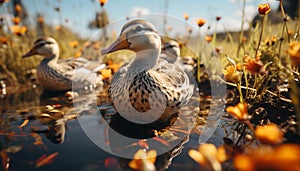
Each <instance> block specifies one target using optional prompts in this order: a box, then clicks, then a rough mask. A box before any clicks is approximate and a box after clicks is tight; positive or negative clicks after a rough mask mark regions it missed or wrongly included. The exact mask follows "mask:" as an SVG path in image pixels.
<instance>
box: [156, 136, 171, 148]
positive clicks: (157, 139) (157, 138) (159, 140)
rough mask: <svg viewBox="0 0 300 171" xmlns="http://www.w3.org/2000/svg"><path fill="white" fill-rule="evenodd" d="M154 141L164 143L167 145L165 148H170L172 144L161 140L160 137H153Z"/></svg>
mask: <svg viewBox="0 0 300 171" xmlns="http://www.w3.org/2000/svg"><path fill="white" fill-rule="evenodd" d="M153 140H155V141H158V142H160V143H162V144H163V145H165V146H170V144H169V142H168V141H166V140H164V139H161V138H159V137H153Z"/></svg>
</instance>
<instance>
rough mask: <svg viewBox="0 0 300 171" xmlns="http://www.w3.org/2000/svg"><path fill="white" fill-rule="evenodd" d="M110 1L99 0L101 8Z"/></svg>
mask: <svg viewBox="0 0 300 171" xmlns="http://www.w3.org/2000/svg"><path fill="white" fill-rule="evenodd" d="M107 1H108V0H99V2H100V5H101V7H103V6H104V5H105V4H106V3H107Z"/></svg>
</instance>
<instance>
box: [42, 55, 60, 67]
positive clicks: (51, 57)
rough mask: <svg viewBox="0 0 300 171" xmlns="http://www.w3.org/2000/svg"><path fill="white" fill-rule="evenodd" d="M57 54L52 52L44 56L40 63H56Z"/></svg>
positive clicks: (50, 64) (51, 64) (49, 64)
mask: <svg viewBox="0 0 300 171" xmlns="http://www.w3.org/2000/svg"><path fill="white" fill-rule="evenodd" d="M58 57H59V55H58V54H52V55H49V56H45V57H44V59H43V60H42V62H41V64H42V65H48V66H53V65H56V64H57V61H58Z"/></svg>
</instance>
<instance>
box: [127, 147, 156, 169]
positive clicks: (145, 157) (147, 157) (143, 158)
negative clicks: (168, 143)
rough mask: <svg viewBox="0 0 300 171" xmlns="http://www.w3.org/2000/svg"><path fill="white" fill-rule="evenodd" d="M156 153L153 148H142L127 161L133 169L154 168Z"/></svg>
mask: <svg viewBox="0 0 300 171" xmlns="http://www.w3.org/2000/svg"><path fill="white" fill-rule="evenodd" d="M156 156H157V153H156V151H155V150H150V151H148V152H145V151H144V150H138V151H137V152H136V153H135V154H134V157H133V159H132V160H131V161H130V162H129V163H128V165H129V167H130V168H132V169H135V170H149V171H150V170H151V171H152V170H155V166H154V163H155V160H156Z"/></svg>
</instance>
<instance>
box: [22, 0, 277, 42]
mask: <svg viewBox="0 0 300 171" xmlns="http://www.w3.org/2000/svg"><path fill="white" fill-rule="evenodd" d="M23 1H24V4H25V7H26V8H27V10H28V12H29V14H30V16H33V15H34V14H35V13H37V12H40V13H42V14H44V16H45V20H46V22H48V23H52V24H55V25H58V24H59V23H60V22H61V21H62V23H63V24H65V25H67V26H68V27H70V28H72V29H73V30H74V31H76V32H78V33H80V34H81V35H83V36H85V37H89V36H91V35H92V34H93V31H91V30H89V29H88V28H87V25H88V23H89V22H90V21H91V20H93V18H94V17H95V12H96V11H101V7H100V4H99V2H98V0H23ZM266 2H267V3H270V4H271V7H273V9H274V10H275V8H277V6H278V3H279V2H278V1H276V0H246V4H247V6H246V18H247V19H248V20H251V19H252V18H253V16H254V15H255V14H256V13H257V5H258V4H260V3H266ZM54 7H60V8H61V14H58V13H57V12H56V11H55V10H54ZM104 8H105V10H106V11H107V12H108V15H109V18H110V21H112V22H113V21H116V20H118V19H122V18H124V17H126V16H131V15H136V14H137V13H142V14H144V13H161V14H165V13H166V14H168V15H171V16H174V17H178V18H181V19H183V14H184V13H188V14H189V16H190V19H189V22H190V23H191V24H193V25H195V20H196V19H197V18H199V17H201V18H204V19H205V20H207V21H208V23H207V24H206V26H208V25H211V26H212V27H213V25H214V24H213V22H214V21H215V17H216V16H221V17H222V19H221V21H220V24H219V25H220V26H218V30H220V31H222V30H224V28H225V29H226V30H235V31H236V30H238V29H239V28H240V23H241V10H242V0H209V1H207V0H108V2H107V4H105V6H104ZM31 18H32V17H31ZM65 19H68V22H67V23H65V22H64V20H65ZM246 27H247V25H246ZM211 30H213V29H211ZM203 31H204V32H205V31H206V30H205V28H203Z"/></svg>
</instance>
